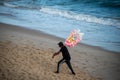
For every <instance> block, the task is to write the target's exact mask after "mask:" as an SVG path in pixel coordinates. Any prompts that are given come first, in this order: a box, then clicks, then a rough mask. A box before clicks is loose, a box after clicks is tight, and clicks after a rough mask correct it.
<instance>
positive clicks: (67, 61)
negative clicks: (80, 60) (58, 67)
mask: <svg viewBox="0 0 120 80" xmlns="http://www.w3.org/2000/svg"><path fill="white" fill-rule="evenodd" d="M65 62H66V64H67V65H68V67H69V69H70V70H71V72H72V74H74V75H75V72H74V71H73V69H72V66H71V63H70V60H66V61H65Z"/></svg>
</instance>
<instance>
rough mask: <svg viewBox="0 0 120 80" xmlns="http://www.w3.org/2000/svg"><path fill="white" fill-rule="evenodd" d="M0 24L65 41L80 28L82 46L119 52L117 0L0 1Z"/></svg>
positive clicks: (119, 27)
mask: <svg viewBox="0 0 120 80" xmlns="http://www.w3.org/2000/svg"><path fill="white" fill-rule="evenodd" d="M0 22H1V23H7V24H13V25H19V26H24V27H27V28H30V29H35V30H40V31H43V32H45V33H48V34H52V35H55V36H58V37H61V38H64V39H66V38H67V37H68V35H69V33H70V32H71V31H72V30H74V29H80V30H81V32H83V33H84V36H83V39H82V41H81V43H84V44H88V45H92V46H99V47H101V48H104V49H106V50H110V51H115V52H120V0H1V1H0Z"/></svg>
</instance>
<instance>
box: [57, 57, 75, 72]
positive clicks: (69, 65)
mask: <svg viewBox="0 0 120 80" xmlns="http://www.w3.org/2000/svg"><path fill="white" fill-rule="evenodd" d="M64 62H66V64H67V66H68V67H69V69H70V70H71V72H72V73H74V71H73V69H72V66H71V63H70V60H65V59H61V60H60V61H59V62H58V65H57V72H59V67H60V65H61V64H62V63H64Z"/></svg>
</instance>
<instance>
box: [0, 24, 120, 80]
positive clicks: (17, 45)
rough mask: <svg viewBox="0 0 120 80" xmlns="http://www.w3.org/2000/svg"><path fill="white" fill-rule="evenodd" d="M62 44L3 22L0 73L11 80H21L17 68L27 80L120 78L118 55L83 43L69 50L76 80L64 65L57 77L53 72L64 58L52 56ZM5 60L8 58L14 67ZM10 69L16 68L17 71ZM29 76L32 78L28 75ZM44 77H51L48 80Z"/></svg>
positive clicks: (0, 31) (106, 79)
mask: <svg viewBox="0 0 120 80" xmlns="http://www.w3.org/2000/svg"><path fill="white" fill-rule="evenodd" d="M59 41H63V42H64V39H63V38H59V37H57V36H53V35H50V34H47V33H44V32H41V31H38V30H32V29H28V28H24V27H19V26H14V25H9V24H3V23H0V47H1V49H0V50H1V51H0V61H1V62H0V65H2V67H1V66H0V70H2V72H3V73H4V76H5V77H6V78H7V77H12V79H15V78H17V79H19V78H18V77H19V76H20V74H21V73H22V72H21V71H19V70H18V67H20V68H21V69H22V70H24V71H26V72H24V74H25V76H24V79H26V80H30V79H27V77H30V76H33V77H35V78H36V76H35V75H40V76H41V78H40V77H39V76H37V78H38V79H43V80H54V79H57V80H61V79H62V80H66V79H68V78H69V79H70V80H80V79H88V80H89V79H91V80H118V79H120V77H119V74H120V63H119V61H120V54H119V53H116V52H112V51H108V50H104V49H102V48H100V47H96V46H90V45H86V44H82V43H80V44H78V45H76V46H75V47H73V48H69V47H68V50H69V51H70V54H71V56H72V60H71V61H72V65H73V68H74V69H75V71H76V73H77V75H76V76H75V77H73V76H71V75H70V74H69V71H68V70H67V67H66V65H64V64H63V66H62V70H61V73H60V74H58V75H56V74H54V73H53V71H54V70H55V69H56V63H57V62H58V61H59V59H60V58H61V56H58V57H56V58H55V59H51V56H52V54H53V53H54V52H56V51H57V50H59V47H58V46H57V43H58V42H59ZM2 48H3V50H2ZM7 51H8V52H7ZM33 53H35V54H33ZM12 57H13V58H12ZM3 58H7V60H9V62H10V63H11V64H10V63H9V62H7V61H6V60H4V59H3ZM22 59H23V60H22ZM24 59H25V60H24ZM32 59H33V60H32ZM44 59H45V62H44ZM14 60H15V61H14ZM33 61H35V62H33ZM39 61H40V62H39ZM6 62H7V63H6ZM26 64H27V65H26ZM33 64H34V65H33ZM18 65H21V66H18ZM9 66H13V68H15V70H16V71H14V69H13V68H12V67H9ZM24 67H25V68H24ZM4 68H6V69H7V70H11V69H12V70H13V71H6V69H4ZM50 68H51V69H52V70H51V69H50ZM46 69H47V70H48V72H47V71H46ZM17 70H18V71H17ZM29 70H30V72H29ZM32 70H33V71H32ZM43 70H45V71H43ZM40 71H41V72H40ZM3 73H0V78H3V75H2V74H3ZM9 73H17V75H16V77H15V78H14V77H13V75H8V74H9ZM28 73H30V74H32V75H29V74H28ZM111 74H112V76H111ZM14 75H15V74H14ZM45 75H47V76H48V77H45ZM60 76H62V77H63V78H65V79H63V78H62V77H60ZM91 76H93V77H94V78H93V77H91ZM50 77H51V78H50ZM49 78H50V79H49ZM33 80H34V79H33Z"/></svg>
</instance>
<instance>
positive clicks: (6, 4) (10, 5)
mask: <svg viewBox="0 0 120 80" xmlns="http://www.w3.org/2000/svg"><path fill="white" fill-rule="evenodd" d="M3 4H4V6H7V7H13V8H15V7H18V6H17V5H14V4H10V3H3Z"/></svg>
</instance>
